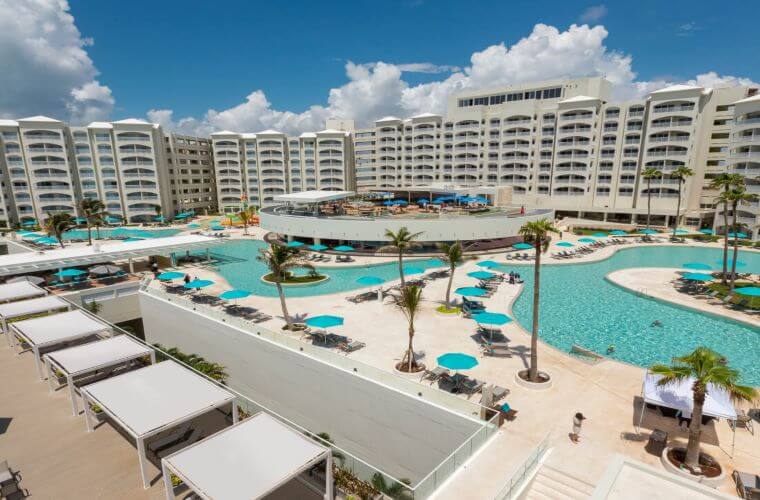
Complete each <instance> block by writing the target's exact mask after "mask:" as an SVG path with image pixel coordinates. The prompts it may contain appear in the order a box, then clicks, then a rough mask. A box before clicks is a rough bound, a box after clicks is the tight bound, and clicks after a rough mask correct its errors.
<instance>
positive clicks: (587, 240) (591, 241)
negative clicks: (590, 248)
mask: <svg viewBox="0 0 760 500" xmlns="http://www.w3.org/2000/svg"><path fill="white" fill-rule="evenodd" d="M578 241H579V242H580V243H596V240H595V239H594V238H579V239H578Z"/></svg>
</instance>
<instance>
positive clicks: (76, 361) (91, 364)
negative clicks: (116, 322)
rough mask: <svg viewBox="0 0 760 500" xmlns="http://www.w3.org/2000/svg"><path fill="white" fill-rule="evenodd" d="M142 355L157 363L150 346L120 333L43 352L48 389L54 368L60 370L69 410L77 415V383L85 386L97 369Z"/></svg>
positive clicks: (114, 366)
mask: <svg viewBox="0 0 760 500" xmlns="http://www.w3.org/2000/svg"><path fill="white" fill-rule="evenodd" d="M145 356H149V357H150V362H151V364H155V363H156V353H155V351H154V350H153V349H151V348H150V347H148V346H146V345H143V344H141V343H140V342H138V341H136V340H134V339H132V338H130V337H129V336H128V335H119V336H118V337H112V338H110V339H104V340H101V341H99V342H92V343H90V344H85V345H80V346H76V347H69V348H68V349H62V350H60V351H55V352H51V353H49V354H45V356H43V359H44V361H45V371H46V372H47V376H48V384H49V385H50V392H53V391H55V385H54V383H53V380H54V379H56V378H57V377H56V376H55V374H54V373H53V370H58V371H60V372H61V373H62V374H63V376H64V377H66V383H67V384H68V386H69V394H70V396H71V409H72V410H73V412H74V416H76V415H79V405H77V383H79V384H80V385H84V384H86V383H93V382H95V380H93V376H97V374H98V372H101V371H105V370H109V369H113V368H117V367H120V366H122V365H124V366H127V367H128V366H129V364H130V363H131V362H133V361H135V360H137V359H140V358H143V357H145Z"/></svg>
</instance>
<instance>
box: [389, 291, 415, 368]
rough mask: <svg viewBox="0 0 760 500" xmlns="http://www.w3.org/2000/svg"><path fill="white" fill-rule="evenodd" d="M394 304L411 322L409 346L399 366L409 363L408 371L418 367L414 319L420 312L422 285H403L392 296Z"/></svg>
mask: <svg viewBox="0 0 760 500" xmlns="http://www.w3.org/2000/svg"><path fill="white" fill-rule="evenodd" d="M392 298H393V299H392V300H393V305H394V306H396V308H397V309H398V310H399V311H401V312H402V313H403V314H404V316H405V317H406V319H407V321H408V322H409V346H408V347H407V349H406V352H405V353H404V356H403V357H402V358H401V363H399V366H404V365H407V372H408V373H412V371H413V370H414V369H415V368H416V367H417V360H415V359H414V345H413V343H412V341H413V339H414V320H415V318H416V317H417V314H418V313H419V312H420V306H421V304H422V287H420V286H417V285H409V286H402V287H401V289H400V290H399V293H398V294H395V295H393V296H392Z"/></svg>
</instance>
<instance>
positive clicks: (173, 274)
mask: <svg viewBox="0 0 760 500" xmlns="http://www.w3.org/2000/svg"><path fill="white" fill-rule="evenodd" d="M184 276H185V273H179V272H177V271H167V272H165V273H161V274H159V275H158V279H160V280H161V281H171V280H178V279H180V278H183V277H184Z"/></svg>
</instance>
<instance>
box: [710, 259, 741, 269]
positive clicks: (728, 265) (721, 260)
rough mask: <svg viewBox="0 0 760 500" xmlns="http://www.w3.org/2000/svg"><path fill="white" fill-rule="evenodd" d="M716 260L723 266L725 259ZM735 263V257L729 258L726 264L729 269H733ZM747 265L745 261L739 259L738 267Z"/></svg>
mask: <svg viewBox="0 0 760 500" xmlns="http://www.w3.org/2000/svg"><path fill="white" fill-rule="evenodd" d="M715 262H716V264H718V265H719V266H721V267H723V259H720V260H716V261H715ZM733 263H734V259H728V260H726V266H727V267H728V268H729V269H731V268H732V267H733ZM746 265H747V264H745V263H744V262H743V261H741V260H737V261H736V267H737V268H740V267H745V266H746Z"/></svg>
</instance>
